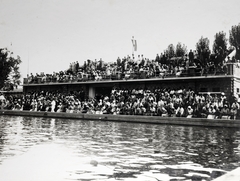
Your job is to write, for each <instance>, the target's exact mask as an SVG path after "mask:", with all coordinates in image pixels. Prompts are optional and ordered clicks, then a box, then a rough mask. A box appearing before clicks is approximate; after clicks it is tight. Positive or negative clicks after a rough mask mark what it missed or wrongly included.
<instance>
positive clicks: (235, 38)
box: [229, 23, 240, 59]
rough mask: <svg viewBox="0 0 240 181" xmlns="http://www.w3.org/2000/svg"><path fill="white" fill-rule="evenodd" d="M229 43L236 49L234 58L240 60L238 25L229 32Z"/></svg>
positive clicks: (239, 32) (239, 25)
mask: <svg viewBox="0 0 240 181" xmlns="http://www.w3.org/2000/svg"><path fill="white" fill-rule="evenodd" d="M229 43H230V45H232V46H234V47H235V48H236V51H237V52H236V58H237V59H240V23H239V24H238V25H235V26H232V29H231V30H230V32H229Z"/></svg>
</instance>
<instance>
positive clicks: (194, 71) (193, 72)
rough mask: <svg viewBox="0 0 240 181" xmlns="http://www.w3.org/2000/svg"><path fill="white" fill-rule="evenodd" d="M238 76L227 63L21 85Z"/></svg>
mask: <svg viewBox="0 0 240 181" xmlns="http://www.w3.org/2000/svg"><path fill="white" fill-rule="evenodd" d="M234 74H239V75H240V66H238V64H236V63H228V64H227V67H226V69H225V70H224V69H210V68H209V69H201V68H196V67H189V69H188V70H186V69H184V70H181V71H179V72H177V73H176V72H174V73H172V71H171V70H170V71H162V72H161V71H157V72H147V71H141V72H131V73H126V72H124V73H122V72H115V73H114V74H110V75H106V74H102V75H100V76H95V75H93V74H87V73H80V74H78V75H60V76H53V75H48V74H47V75H46V76H33V77H32V78H30V79H29V78H24V80H23V84H44V83H68V82H69V83H70V82H87V81H108V80H128V79H150V78H168V77H169V78H170V77H194V76H207V75H215V76H218V75H234Z"/></svg>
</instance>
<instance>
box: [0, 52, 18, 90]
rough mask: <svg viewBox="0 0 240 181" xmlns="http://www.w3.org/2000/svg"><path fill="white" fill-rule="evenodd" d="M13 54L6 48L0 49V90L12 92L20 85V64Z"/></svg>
mask: <svg viewBox="0 0 240 181" xmlns="http://www.w3.org/2000/svg"><path fill="white" fill-rule="evenodd" d="M12 55H13V53H12V52H10V51H9V50H7V49H6V48H4V49H0V89H2V90H12V89H13V88H14V87H17V85H19V84H20V83H21V81H20V78H21V75H20V72H19V65H20V63H21V62H22V61H21V58H20V57H19V56H17V58H14V57H13V56H12Z"/></svg>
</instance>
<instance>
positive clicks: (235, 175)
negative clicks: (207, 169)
mask: <svg viewBox="0 0 240 181" xmlns="http://www.w3.org/2000/svg"><path fill="white" fill-rule="evenodd" d="M214 181H240V167H238V168H236V169H235V170H233V171H231V172H229V173H226V174H225V175H223V176H221V177H218V178H217V179H215V180H214Z"/></svg>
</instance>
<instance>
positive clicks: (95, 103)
mask: <svg viewBox="0 0 240 181" xmlns="http://www.w3.org/2000/svg"><path fill="white" fill-rule="evenodd" d="M2 97H3V96H2ZM0 106H1V109H8V110H28V111H46V112H66V113H85V114H113V115H147V116H167V117H188V118H190V117H196V118H228V119H236V117H238V115H239V110H240V98H239V97H238V96H226V95H225V94H224V93H221V94H219V95H217V94H215V95H212V94H210V93H208V94H206V95H203V94H197V93H195V92H194V91H193V90H191V89H161V88H152V89H120V88H117V87H116V88H113V89H112V91H111V93H110V94H109V95H104V96H103V95H96V97H95V98H94V99H86V98H85V95H84V92H83V91H79V92H72V93H71V94H63V93H58V92H44V91H41V92H34V93H28V94H26V95H21V96H7V97H5V99H3V98H2V99H0Z"/></svg>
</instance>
